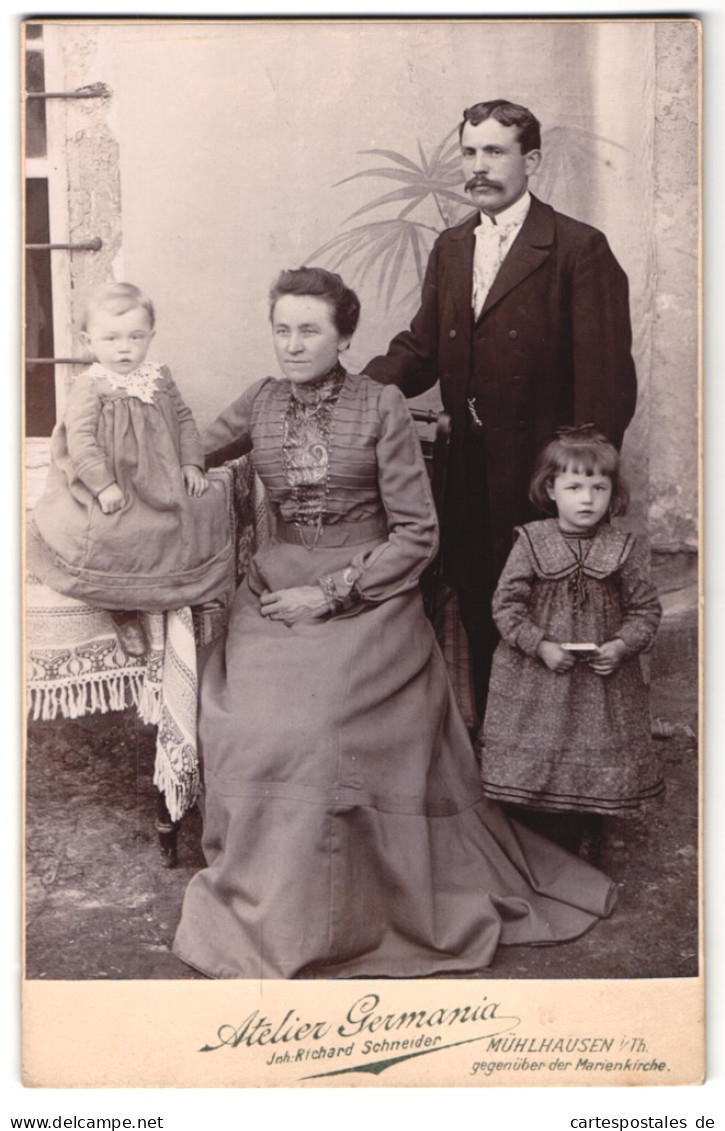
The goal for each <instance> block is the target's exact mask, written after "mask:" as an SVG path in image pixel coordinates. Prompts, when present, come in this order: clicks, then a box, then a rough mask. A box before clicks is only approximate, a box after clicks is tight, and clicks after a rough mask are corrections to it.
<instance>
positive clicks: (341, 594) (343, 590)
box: [318, 566, 362, 613]
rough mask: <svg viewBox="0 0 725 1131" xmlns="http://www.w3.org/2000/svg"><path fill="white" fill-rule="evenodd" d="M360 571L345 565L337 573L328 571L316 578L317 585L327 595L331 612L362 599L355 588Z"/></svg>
mask: <svg viewBox="0 0 725 1131" xmlns="http://www.w3.org/2000/svg"><path fill="white" fill-rule="evenodd" d="M360 572H361V571H360V570H359V569H357V568H356V567H355V566H346V567H345V569H341V570H338V571H337V573H330V574H327V575H326V576H325V577H320V578H319V579H318V585H319V586H320V588H321V589H322V592H323V593H324V594H325V596H326V597H327V601H328V604H329V605H330V610H331V612H334V613H340V612H344V611H346V610H347V609H351V608H352V607H353V605H357V604H359V602H360V601H361V600H362V597H361V595H360V591H359V589H358V588H357V583H358V581H359V580H360Z"/></svg>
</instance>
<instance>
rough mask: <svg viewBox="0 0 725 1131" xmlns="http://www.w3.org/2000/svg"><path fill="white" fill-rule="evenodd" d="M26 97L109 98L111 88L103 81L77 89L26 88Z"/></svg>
mask: <svg viewBox="0 0 725 1131" xmlns="http://www.w3.org/2000/svg"><path fill="white" fill-rule="evenodd" d="M25 97H26V98H110V97H111V88H110V86H106V84H105V82H93V83H91V84H90V85H89V86H79V87H78V89H77V90H26V92H25Z"/></svg>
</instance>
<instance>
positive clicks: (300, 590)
mask: <svg viewBox="0 0 725 1131" xmlns="http://www.w3.org/2000/svg"><path fill="white" fill-rule="evenodd" d="M259 601H260V609H259V611H260V613H261V614H262V616H263V617H270V618H271V619H272V620H281V621H283V623H284V624H286V625H292V624H298V623H299V622H300V621H303V620H313V619H314V618H316V617H323V616H325V614H326V613H328V612H329V611H330V606H329V604H328V601H327V597H326V596H325V594H324V593H323V591H322V589H321V588H320V586H319V585H300V586H298V587H297V588H295V589H277V590H276V591H275V592H274V593H263V594H262V596H261V597H260V599H259Z"/></svg>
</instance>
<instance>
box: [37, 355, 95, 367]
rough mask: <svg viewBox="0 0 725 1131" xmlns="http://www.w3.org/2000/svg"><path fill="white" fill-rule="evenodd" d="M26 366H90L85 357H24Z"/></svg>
mask: <svg viewBox="0 0 725 1131" xmlns="http://www.w3.org/2000/svg"><path fill="white" fill-rule="evenodd" d="M25 364H26V366H27V365H90V359H89V358H87V357H26V359H25Z"/></svg>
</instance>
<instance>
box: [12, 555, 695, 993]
mask: <svg viewBox="0 0 725 1131" xmlns="http://www.w3.org/2000/svg"><path fill="white" fill-rule="evenodd" d="M661 581H662V582H663V585H664V592H663V601H664V603H665V610H666V616H665V619H664V622H663V627H662V630H661V631H660V634H659V637H658V642H657V646H656V649H655V652H654V654H653V656H652V661H651V670H652V718H653V724H654V725H653V731H654V734H653V738H652V740H651V741H652V742H653V744H655V745H656V748H657V751H658V753H659V755H660V757H661V758H662V760H663V764H664V770H665V778H666V781H667V793H666V796H665V798H664V800H663V801H662V802H661V803H660V804H659V805H658V806H657V807H656V809H655V810H654V811H653V812H652V813H651V814H650V815H649V816H648V817H647V818H646V819H643V820H639V819H638V820H634V821H616V822H614V821H613V822H611V827H610V829H609V834H608V839H607V846H606V850H605V858H604V860H603V863H602V867H603V870H604V871H606V872H607V873H608V874H609V875H611V876H612V877H613V878H614V879H615V880H616V881H617V882H618V883H619V884H620V885H621V894H620V901H619V905H618V907H617V909H616V911H615V913H614V915H613V916H612V917H611V918H610V919H609V920H607V921H603V922H601V923H599V924H598V925H597V926H596V927H595V928H594V929H593V930H592V931H590V932H589V933H588V934H586V935H584V936H583V937H582V938H580V939H578V940H576V941H574V942H571V943H567V944H565V945H562V946H554V947H506V948H502V949H501V950H500V951H499V953H498V954H497V956H496V959H495V962H494V964H493V966H491V967H489V968H487V969H486V970H482V971H481V972H480V975H479V976H480V977H483V978H572V977H575V978H638V977H640V978H641V977H647V978H665V977H668V978H669V977H687V976H692V975H694V974H696V973H697V950H698V752H697V738H696V736H697V709H698V695H697V686H696V663H697V643H696V642H697V626H696V601H695V600H693V590H692V585H691V583H688V584H683V583H682V578H680V579H679V580H678V579H677V578H676V577H670V578H669V579H668V578H667V577H664V578H663V579H661ZM661 589H662V585H661ZM154 743H155V732H154V728H153V727H149V726H145V725H144V724H142V723H141V722H140V721H139V720H138V718H137V716H136V714H135V712H134V711H133V710H128V711H124V712H112V713H109V714H106V715H92V716H88V717H86V718H83V719H76V720H55V721H52V722H31V723H30V724H29V725H28V741H27V751H26V837H25V843H26V867H25V907H26V946H25V962H26V976H27V977H28V978H31V979H36V978H43V979H48V980H52V979H114V980H115V979H148V978H159V979H184V978H198V977H201V975H199V974H197V973H195V972H194V971H193V970H191V969H189V968H188V967H186V966H185V965H184V964H183V963H181V962H179V961H178V960H177V959H176V958H175V957H174V956H173V955H172V954H171V952H170V949H169V946H170V942H171V939H172V938H173V934H174V930H175V927H176V923H177V921H178V917H179V911H180V907H181V901H182V898H183V893H184V889H185V887H186V884H187V883H188V881H189V879H190V878H191V876H192V875H193V874H194V872H195V871H197V870H198V869H199V868H200V867H202V866H203V857H202V854H201V848H200V835H201V820H200V817H199V814H198V812H196V811H192V812H191V813H189V814H187V816H186V817H185V819H184V822H183V825H182V828H181V832H180V836H179V859H178V864H177V866H176V867H175V868H172V869H169V868H165V867H163V865H162V859H161V855H160V852H159V848H158V844H157V837H156V831H155V807H156V790H155V788H154V786H153V783H152V772H153V759H154Z"/></svg>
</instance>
